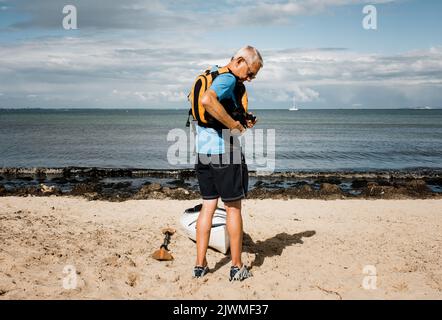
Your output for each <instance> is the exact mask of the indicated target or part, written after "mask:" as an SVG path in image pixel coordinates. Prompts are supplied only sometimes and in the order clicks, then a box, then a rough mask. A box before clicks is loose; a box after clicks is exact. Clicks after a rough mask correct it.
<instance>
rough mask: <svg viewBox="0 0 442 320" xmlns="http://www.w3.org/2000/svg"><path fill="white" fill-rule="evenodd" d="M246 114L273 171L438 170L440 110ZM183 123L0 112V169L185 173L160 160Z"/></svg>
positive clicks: (134, 116) (141, 114) (86, 112)
mask: <svg viewBox="0 0 442 320" xmlns="http://www.w3.org/2000/svg"><path fill="white" fill-rule="evenodd" d="M252 112H254V113H255V115H256V116H257V117H258V119H259V122H258V124H257V126H256V129H263V132H264V133H265V132H266V130H269V129H273V130H275V132H276V139H275V142H276V145H275V156H276V162H275V165H276V166H275V170H276V171H293V170H301V171H302V170H308V171H312V170H320V171H333V170H359V171H369V170H403V169H411V168H430V169H440V168H442V109H420V108H416V109H410V108H401V109H344V108H343V109H300V110H298V111H288V110H287V109H253V110H252ZM186 120H187V109H185V108H183V109H135V108H134V109H131V108H119V109H100V108H93V109H88V108H58V109H49V108H47V109H46V108H22V109H0V154H1V156H0V166H2V167H68V166H76V167H107V168H146V169H186V168H192V167H193V164H192V163H189V164H187V165H172V164H170V163H169V162H168V160H167V151H168V148H169V147H170V146H171V145H172V143H173V142H168V141H167V135H168V133H169V131H170V130H171V129H175V128H177V129H182V130H186V127H185V122H186ZM189 153H190V151H189ZM250 169H252V170H253V169H255V166H254V164H253V163H251V164H250Z"/></svg>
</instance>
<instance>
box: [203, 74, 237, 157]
mask: <svg viewBox="0 0 442 320" xmlns="http://www.w3.org/2000/svg"><path fill="white" fill-rule="evenodd" d="M217 69H219V68H218V67H212V71H214V70H217ZM235 86H236V78H235V76H234V75H233V74H231V73H223V74H220V75H219V76H217V77H216V78H215V80H214V81H213V82H212V85H211V86H210V89H212V90H213V91H215V93H216V96H217V97H218V101H221V100H224V99H232V100H233V101H234V103H235V106H236V107H238V104H237V102H236V98H235V93H234V90H235ZM196 133H197V138H196V152H197V153H202V154H222V153H224V150H225V149H224V139H223V136H222V130H217V129H213V128H205V127H200V126H199V125H196Z"/></svg>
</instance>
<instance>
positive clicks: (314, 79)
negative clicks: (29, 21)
mask: <svg viewBox="0 0 442 320" xmlns="http://www.w3.org/2000/svg"><path fill="white" fill-rule="evenodd" d="M173 43H175V45H171V41H170V39H167V41H163V42H161V41H159V40H156V41H154V40H152V41H146V40H145V39H140V38H126V39H124V40H118V41H116V40H104V39H100V38H95V39H94V38H88V39H83V38H59V39H56V38H53V39H46V40H39V41H37V40H33V41H28V42H22V43H16V44H14V45H10V46H2V47H0V90H1V92H2V93H4V94H5V95H4V96H2V97H1V99H0V107H8V106H11V104H13V105H16V106H21V104H28V103H29V101H28V100H26V101H24V99H25V98H26V96H27V95H35V97H32V102H33V103H35V105H34V106H39V107H56V106H60V105H63V106H64V105H70V106H71V105H72V106H78V107H89V106H91V107H93V106H95V107H121V106H123V105H124V106H133V107H163V106H164V107H166V106H171V107H186V106H187V93H188V91H189V89H190V86H191V85H192V82H193V80H194V78H195V76H196V75H197V74H198V73H199V72H201V71H202V70H203V69H204V68H206V67H207V66H208V65H210V64H215V63H216V64H220V65H223V64H224V63H226V62H227V61H228V57H230V56H231V54H232V53H233V52H234V50H235V49H234V48H232V49H230V50H227V49H221V50H217V49H213V48H205V47H203V46H202V45H201V44H198V42H197V41H194V42H188V41H186V42H178V41H177V42H173ZM262 53H263V56H264V60H265V67H264V68H263V70H262V71H261V72H260V73H259V75H258V78H257V79H256V80H255V81H254V82H253V83H252V84H251V85H249V84H247V85H248V88H249V91H250V97H252V98H253V100H254V102H253V105H255V106H262V107H272V106H276V105H280V106H283V107H284V106H287V105H288V104H290V103H291V102H292V101H293V98H295V99H296V102H297V103H298V102H299V103H303V104H304V105H311V106H329V105H330V106H339V105H342V104H344V105H347V106H352V105H353V104H359V103H363V105H364V106H367V107H370V106H371V105H373V104H390V103H394V104H395V105H399V106H400V105H403V104H410V105H412V104H416V103H417V104H426V105H428V104H437V103H439V104H440V101H442V93H441V92H442V90H440V89H441V87H442V48H438V47H433V48H431V49H429V50H420V51H413V52H407V53H404V54H398V55H378V54H365V53H357V52H352V51H349V50H344V49H331V48H328V49H284V50H263V51H262ZM97 99H99V100H98V101H97ZM251 101H252V100H251ZM370 101H372V102H370ZM370 103H371V104H370Z"/></svg>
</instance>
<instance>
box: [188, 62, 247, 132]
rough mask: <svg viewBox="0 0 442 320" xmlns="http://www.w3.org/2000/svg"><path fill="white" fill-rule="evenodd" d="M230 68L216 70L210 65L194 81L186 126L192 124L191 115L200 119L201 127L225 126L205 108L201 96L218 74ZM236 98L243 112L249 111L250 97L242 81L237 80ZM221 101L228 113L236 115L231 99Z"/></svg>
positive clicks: (195, 118)
mask: <svg viewBox="0 0 442 320" xmlns="http://www.w3.org/2000/svg"><path fill="white" fill-rule="evenodd" d="M229 72H230V70H229V69H228V68H227V67H222V68H219V69H218V70H216V71H211V68H210V67H209V68H208V69H207V70H206V71H204V73H202V74H200V75H199V76H198V77H197V78H196V80H195V82H194V83H193V86H192V89H191V91H190V93H189V95H188V96H187V98H188V100H189V102H190V109H189V115H188V117H187V123H186V127H188V126H190V121H189V118H190V116H192V117H193V119H194V120H196V121H198V125H199V126H201V127H207V128H220V129H222V128H225V127H224V125H223V124H221V123H220V122H219V121H217V120H216V119H215V118H213V117H212V116H211V115H210V114H209V113H208V112H207V111H206V110H205V109H204V106H203V104H202V103H201V97H202V96H203V94H204V92H206V91H207V89H208V88H210V86H211V85H212V83H213V81H214V80H215V78H216V77H217V76H219V75H220V74H224V73H229ZM234 94H235V98H236V101H237V104H239V107H240V109H242V110H240V111H241V112H247V107H248V99H247V91H246V87H245V86H244V84H243V83H241V82H238V81H237V82H236V86H235V90H234ZM220 103H221V104H222V105H223V106H224V108H225V109H226V111H227V113H228V114H229V115H231V116H232V115H234V114H235V112H238V111H235V110H234V107H232V103H231V102H230V101H224V100H222V101H220Z"/></svg>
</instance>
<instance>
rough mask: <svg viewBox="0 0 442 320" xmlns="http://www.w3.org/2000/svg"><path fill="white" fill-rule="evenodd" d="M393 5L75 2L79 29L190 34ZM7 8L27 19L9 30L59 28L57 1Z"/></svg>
mask: <svg viewBox="0 0 442 320" xmlns="http://www.w3.org/2000/svg"><path fill="white" fill-rule="evenodd" d="M394 1H395V0H284V1H281V0H279V1H270V0H256V1H237V0H233V1H232V0H220V1H217V2H210V3H209V2H207V1H203V0H193V1H190V0H189V1H182V0H170V1H160V0H149V1H145V0H126V1H124V2H123V1H115V0H114V1H112V0H95V1H89V0H76V1H75V3H74V4H75V6H76V7H77V9H78V15H79V27H80V28H81V29H89V28H97V29H142V30H156V29H167V30H186V31H190V30H194V29H195V28H196V27H197V28H200V27H201V21H204V24H205V27H212V26H216V27H217V28H220V24H219V20H218V19H207V17H208V16H215V15H216V16H217V17H223V19H224V21H225V23H223V24H222V25H223V26H225V27H229V26H240V25H242V26H244V25H250V24H252V25H272V24H281V23H287V22H289V21H291V20H292V19H293V18H295V17H297V16H300V15H314V14H318V13H322V12H324V11H327V10H329V9H330V8H333V7H338V6H345V5H363V4H367V3H369V4H378V3H386V2H394ZM5 4H6V5H7V6H10V7H11V8H13V9H14V10H15V11H18V12H20V13H25V14H26V15H28V16H29V20H27V21H21V22H18V23H14V24H13V26H14V27H15V28H19V29H22V28H35V27H42V28H57V29H59V28H60V26H61V16H60V13H61V9H62V7H63V6H64V4H63V3H60V1H59V0H39V1H29V0H7V1H5Z"/></svg>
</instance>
